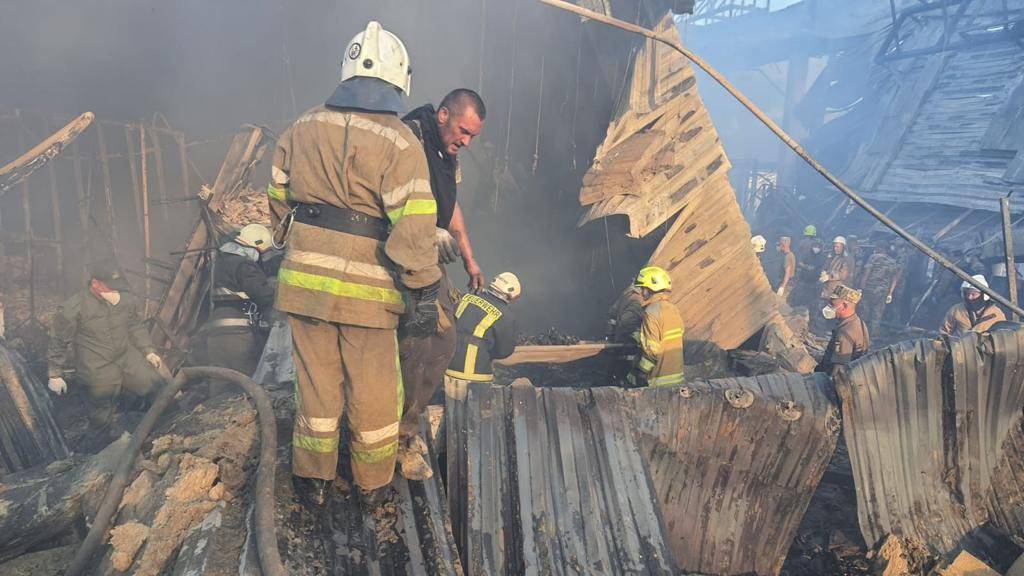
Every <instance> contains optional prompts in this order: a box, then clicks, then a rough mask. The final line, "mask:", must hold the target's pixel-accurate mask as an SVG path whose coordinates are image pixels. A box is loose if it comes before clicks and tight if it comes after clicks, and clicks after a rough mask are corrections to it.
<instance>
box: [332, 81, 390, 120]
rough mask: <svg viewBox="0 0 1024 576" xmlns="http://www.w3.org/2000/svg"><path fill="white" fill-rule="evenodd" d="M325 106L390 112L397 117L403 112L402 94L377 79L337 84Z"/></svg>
mask: <svg viewBox="0 0 1024 576" xmlns="http://www.w3.org/2000/svg"><path fill="white" fill-rule="evenodd" d="M325 104H326V105H327V106H330V107H332V108H348V109H356V110H365V111H367V112H391V113H392V114H398V115H399V116H400V115H402V113H403V112H405V103H404V102H402V93H401V92H399V91H398V88H395V87H394V86H392V85H391V84H388V83H387V82H385V81H383V80H380V79H379V78H360V77H355V78H349V79H348V80H345V81H344V82H342V83H341V84H338V87H337V88H335V89H334V94H331V97H330V98H328V99H327V102H325Z"/></svg>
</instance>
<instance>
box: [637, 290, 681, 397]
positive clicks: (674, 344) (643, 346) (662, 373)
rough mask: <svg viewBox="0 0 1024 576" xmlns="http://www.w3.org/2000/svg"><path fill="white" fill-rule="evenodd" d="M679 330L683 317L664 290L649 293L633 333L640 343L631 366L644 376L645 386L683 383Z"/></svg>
mask: <svg viewBox="0 0 1024 576" xmlns="http://www.w3.org/2000/svg"><path fill="white" fill-rule="evenodd" d="M683 331H684V330H683V317H682V316H680V315H679V310H678V309H677V308H676V306H675V304H673V303H672V302H670V301H669V299H668V294H666V293H660V294H655V295H654V296H652V297H651V298H650V299H649V300H648V302H647V304H646V306H644V319H643V323H642V324H641V325H640V329H639V330H637V332H636V335H635V339H636V341H637V344H639V346H640V354H639V355H637V361H636V366H635V368H636V370H637V371H638V372H640V373H641V374H643V375H644V376H645V377H646V379H647V385H648V386H671V385H674V384H682V383H683Z"/></svg>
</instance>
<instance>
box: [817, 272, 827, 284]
mask: <svg viewBox="0 0 1024 576" xmlns="http://www.w3.org/2000/svg"><path fill="white" fill-rule="evenodd" d="M828 280H829V275H828V272H822V273H821V275H820V276H818V282H828Z"/></svg>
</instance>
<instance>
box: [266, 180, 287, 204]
mask: <svg viewBox="0 0 1024 576" xmlns="http://www.w3.org/2000/svg"><path fill="white" fill-rule="evenodd" d="M267 197H268V198H270V199H271V200H277V201H279V202H287V201H288V187H287V186H285V187H283V188H278V187H277V186H274V185H273V184H267Z"/></svg>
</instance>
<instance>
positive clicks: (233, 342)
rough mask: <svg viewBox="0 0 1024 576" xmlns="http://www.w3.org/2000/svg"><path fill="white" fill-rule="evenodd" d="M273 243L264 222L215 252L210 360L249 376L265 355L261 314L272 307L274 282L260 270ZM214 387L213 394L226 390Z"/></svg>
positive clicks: (208, 342) (208, 340) (245, 229)
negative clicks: (261, 262) (262, 260)
mask: <svg viewBox="0 0 1024 576" xmlns="http://www.w3.org/2000/svg"><path fill="white" fill-rule="evenodd" d="M272 244H273V240H272V238H271V234H270V230H268V229H267V227H266V226H263V225H262V224H248V225H246V226H244V227H242V229H241V231H239V233H238V236H236V237H235V238H233V239H232V240H230V241H228V242H225V243H224V245H223V246H221V247H220V249H219V250H218V251H217V252H218V253H217V260H216V263H215V264H214V267H213V297H212V300H213V309H212V310H211V311H210V319H209V321H208V322H207V323H206V357H207V362H209V363H210V365H212V366H222V367H224V368H231V369H232V370H237V371H239V372H241V373H242V374H245V375H247V376H251V375H252V373H253V372H255V371H256V366H257V364H259V361H260V355H261V354H262V353H263V344H264V341H265V337H264V335H263V334H261V333H260V327H259V324H260V316H261V315H267V314H269V313H270V310H271V307H272V306H273V305H274V284H272V283H271V282H270V280H269V279H268V278H267V275H266V273H265V272H264V271H263V268H261V267H260V255H261V254H263V253H265V252H266V251H267V250H268V249H269V248H270V247H271V245H272ZM223 389H224V385H223V384H222V383H211V385H210V395H211V396H214V395H216V394H218V393H220V392H221V391H223Z"/></svg>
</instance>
